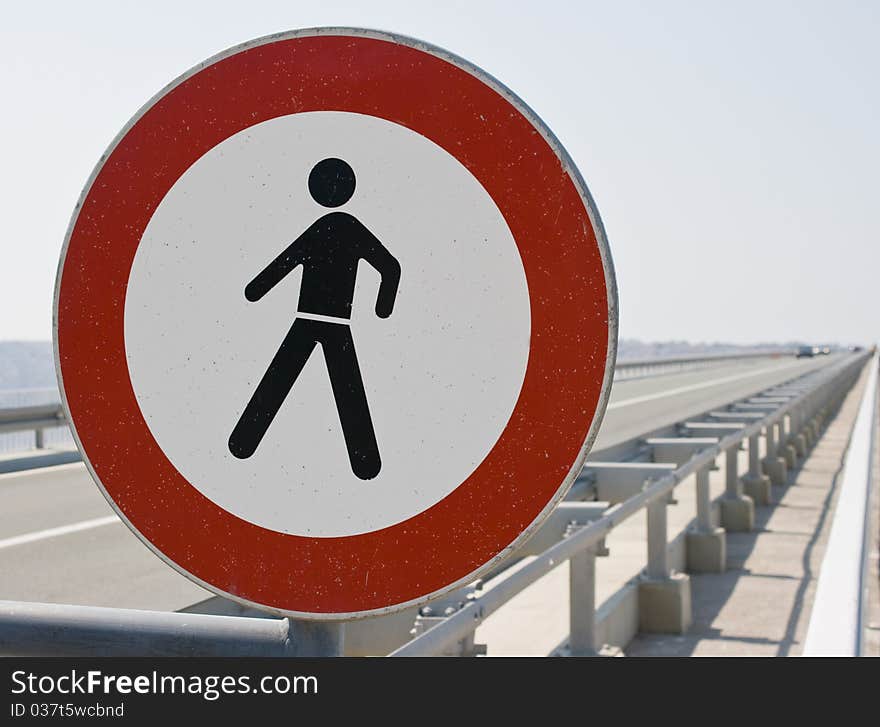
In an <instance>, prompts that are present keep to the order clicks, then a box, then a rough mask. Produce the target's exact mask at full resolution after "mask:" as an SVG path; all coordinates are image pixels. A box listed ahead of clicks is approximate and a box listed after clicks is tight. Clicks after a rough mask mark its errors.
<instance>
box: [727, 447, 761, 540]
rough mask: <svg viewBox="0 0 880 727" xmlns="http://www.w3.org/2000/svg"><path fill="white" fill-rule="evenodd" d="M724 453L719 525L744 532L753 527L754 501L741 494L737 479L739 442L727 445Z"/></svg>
mask: <svg viewBox="0 0 880 727" xmlns="http://www.w3.org/2000/svg"><path fill="white" fill-rule="evenodd" d="M724 455H725V470H726V475H725V483H724V485H725V486H724V497H723V498H722V500H721V525H722V526H723V527H724V529H725V530H728V531H733V532H746V531H749V530H751V529H752V528H754V527H755V503H754V501H753V500H752V498H751V497H749V496H747V495H743V491H742V490H743V486H742V482H741V481H740V479H739V472H738V464H739V463H738V458H739V444H735V445H733V446H732V447H729V448H728V449H727V451H725V453H724Z"/></svg>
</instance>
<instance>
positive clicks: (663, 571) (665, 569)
mask: <svg viewBox="0 0 880 727" xmlns="http://www.w3.org/2000/svg"><path fill="white" fill-rule="evenodd" d="M647 511H648V569H647V574H648V578H651V579H654V580H663V579H665V578H668V577H669V558H668V553H667V547H668V545H667V540H666V500H664V499H660V500H654V502H652V503H651V504H649V505H648V507H647Z"/></svg>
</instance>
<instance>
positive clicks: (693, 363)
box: [0, 349, 793, 449]
mask: <svg viewBox="0 0 880 727" xmlns="http://www.w3.org/2000/svg"><path fill="white" fill-rule="evenodd" d="M791 353H793V351H790V350H788V349H780V350H775V351H746V352H732V353H721V354H705V355H687V356H660V357H655V358H640V359H623V360H620V361H618V362H617V364H616V366H615V378H616V379H618V380H622V379H633V378H640V377H642V376H654V375H660V374H663V373H671V372H674V371H683V370H690V369H695V368H701V367H705V366H712V365H719V364H723V363H727V362H732V361H739V360H749V359H758V358H778V357H779V356H783V355H789V354H791ZM0 395H6V396H7V397H10V396H11V397H13V398H17V399H27V398H38V399H42V398H46V397H51V398H53V399H57V397H58V390H57V389H53V388H35V389H16V390H6V391H0ZM0 402H2V397H0ZM66 425H67V422H66V419H65V415H64V408H63V407H62V406H61V403H60V402H59V401H57V400H56V401H52V402H48V403H39V404H33V405H32V404H21V405H19V404H16V405H15V406H11V407H9V406H4V405H3V404H2V403H0V434H8V433H14V432H33V433H34V434H35V441H36V446H37V448H38V449H41V448H42V447H43V446H44V438H43V430H45V429H53V428H56V427H64V426H66Z"/></svg>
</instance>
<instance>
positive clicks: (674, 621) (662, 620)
mask: <svg viewBox="0 0 880 727" xmlns="http://www.w3.org/2000/svg"><path fill="white" fill-rule="evenodd" d="M647 517H648V565H647V568H646V569H645V575H644V577H643V578H642V581H641V583H639V627H640V628H641V630H642V631H645V632H648V633H674V634H683V633H684V632H685V631H687V630H688V628H690V625H691V621H692V613H691V583H690V578H689V577H688V576H687V575H686V574H684V573H672V574H671V573H670V571H669V559H668V554H667V547H668V546H667V541H666V501H665V500H662V499H661V500H655V501H654V502H652V503H650V504H649V505H648V507H647Z"/></svg>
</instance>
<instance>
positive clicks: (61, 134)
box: [0, 0, 880, 343]
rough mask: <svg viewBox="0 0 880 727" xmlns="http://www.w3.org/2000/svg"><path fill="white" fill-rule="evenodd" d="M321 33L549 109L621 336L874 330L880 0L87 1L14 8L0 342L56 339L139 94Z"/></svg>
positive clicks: (829, 334)
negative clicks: (334, 32)
mask: <svg viewBox="0 0 880 727" xmlns="http://www.w3.org/2000/svg"><path fill="white" fill-rule="evenodd" d="M322 25H325V26H327V25H329V26H334V25H335V26H339V25H345V26H360V27H368V28H378V29H382V30H391V31H394V32H397V33H402V34H405V35H410V36H414V37H416V38H420V39H423V40H426V41H429V42H431V43H433V44H435V45H439V46H441V47H444V48H446V49H448V50H450V51H452V52H454V53H456V54H458V55H460V56H463V57H464V58H466V59H468V60H470V61H472V62H473V63H475V64H477V65H478V66H480V67H481V68H483V69H484V70H486V71H488V72H489V73H490V74H492V75H493V76H495V77H496V78H498V79H499V80H501V81H502V82H503V83H504V84H506V85H507V86H508V87H510V88H511V89H513V90H514V91H515V92H516V93H517V94H518V95H519V96H520V97H521V98H522V99H524V100H525V101H526V103H528V104H529V105H530V106H531V107H532V108H533V109H534V110H535V111H536V112H537V113H538V114H539V115H540V116H541V118H542V119H543V120H544V121H545V122H546V123H547V125H548V126H549V127H550V128H551V129H552V130H553V131H554V133H555V134H556V135H557V136H558V137H559V139H560V140H561V142H562V144H563V145H564V146H565V147H566V149H567V150H568V152H569V153H570V154H571V156H572V158H573V159H574V161H575V162H576V164H577V166H578V168H579V169H580V171H581V173H582V175H583V177H584V179H585V180H586V182H587V185H588V186H589V188H590V191H591V193H592V195H593V197H594V198H595V200H596V203H597V205H598V208H599V211H600V214H601V216H602V219H603V222H604V224H605V227H606V230H607V233H608V238H609V243H610V247H611V252H612V256H613V259H614V265H615V270H616V274H617V280H618V288H619V296H620V333H621V336H624V337H628V338H641V339H644V340H649V341H661V340H670V339H676V340H689V341H692V342H703V341H706V342H708V341H727V342H734V343H754V342H762V341H792V340H803V341H811V342H817V343H818V342H841V343H871V342H874V341H876V340H878V339H880V321H878V316H877V313H876V311H877V309H878V305H877V300H878V294H877V276H878V271H880V251H878V250H880V245H878V243H880V221H878V214H880V205H878V204H877V203H876V202H875V197H876V195H877V193H878V191H880V185H878V171H877V170H878V168H880V134H878V129H880V83H878V82H877V77H878V72H880V43H877V42H876V38H877V37H878V32H880V4H878V3H872V2H856V1H849V2H847V1H843V2H834V3H832V2H827V1H826V2H803V1H799V2H783V1H779V0H771V1H768V2H750V1H745V2H738V3H729V2H699V3H698V2H693V1H691V2H674V1H671V2H663V3H660V2H629V1H623V2H614V3H609V2H554V1H552V0H542V1H541V2H518V1H516V0H506V1H505V2H479V1H477V0H471V1H470V2H457V1H447V2H444V3H436V2H425V3H423V2H417V1H415V0H407V1H402V2H398V1H391V0H389V1H387V2H383V1H381V0H371V1H370V2H343V1H341V0H340V1H336V0H323V1H322V2H321V3H313V2H310V3H307V2H299V1H298V0H284V1H283V2H261V1H260V0H249V2H247V3H241V2H227V1H225V0H214V1H213V2H185V3H184V2H180V0H177V1H175V2H166V1H165V0H151V1H150V2H149V3H136V2H128V1H122V0H116V1H115V2H90V1H89V0H83V1H82V2H78V3H68V2H56V3H52V2H42V3H15V4H14V5H11V7H10V6H7V7H6V8H4V22H3V24H2V28H0V47H2V49H3V54H2V57H0V89H2V93H3V103H2V106H0V109H2V111H0V164H2V173H0V200H2V202H0V340H48V339H49V338H51V335H52V333H51V325H52V324H51V308H52V292H53V285H54V279H55V273H56V268H57V264H58V255H59V252H60V249H61V245H62V242H63V238H64V234H65V231H66V228H67V225H68V222H69V219H70V215H71V213H72V211H73V208H74V205H75V204H76V201H77V198H78V197H79V195H80V192H81V190H82V187H83V185H84V184H85V182H86V179H87V177H88V176H89V174H90V173H91V170H92V168H93V167H94V165H95V163H96V162H97V161H98V159H99V158H100V156H101V154H102V153H103V152H104V150H105V149H106V147H107V146H108V144H109V143H110V141H111V140H112V139H113V137H114V136H115V135H116V133H117V132H118V131H119V130H120V129H121V128H122V126H123V125H124V124H125V123H126V122H127V121H128V120H129V118H130V117H131V116H132V115H133V114H134V113H135V112H136V111H137V110H138V109H139V108H140V107H141V105H143V103H145V102H146V101H147V100H148V99H149V98H150V97H152V96H153V94H155V93H156V92H157V91H158V90H159V89H160V88H162V87H163V86H164V85H165V84H167V83H168V82H170V81H171V80H173V79H174V78H176V77H177V76H179V75H180V74H181V73H183V72H184V71H186V70H187V69H189V68H190V67H191V66H193V65H195V64H197V63H199V62H200V61H202V60H204V59H206V58H208V57H210V56H212V55H213V54H215V53H217V52H219V51H221V50H223V49H225V48H227V47H230V46H233V45H236V44H238V43H241V42H243V41H246V40H249V39H252V38H256V37H259V36H262V35H266V34H270V33H275V32H280V31H283V30H289V29H294V28H304V27H312V26H322Z"/></svg>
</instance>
